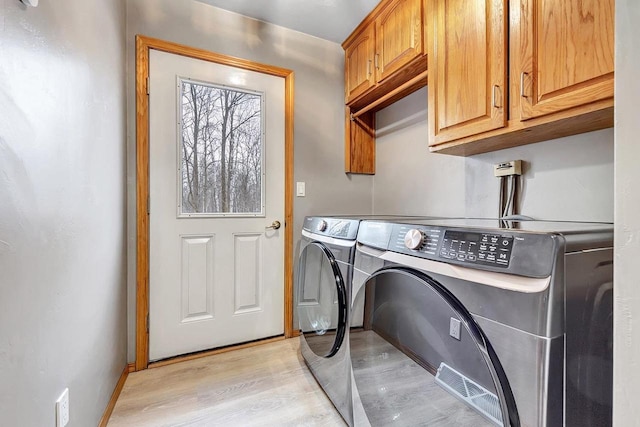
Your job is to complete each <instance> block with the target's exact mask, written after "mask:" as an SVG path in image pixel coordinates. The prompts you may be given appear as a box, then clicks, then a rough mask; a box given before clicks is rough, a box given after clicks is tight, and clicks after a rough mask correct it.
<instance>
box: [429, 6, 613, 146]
mask: <svg viewBox="0 0 640 427" xmlns="http://www.w3.org/2000/svg"><path fill="white" fill-rule="evenodd" d="M461 3H463V2H459V1H453V0H429V1H428V4H427V8H428V11H429V15H428V20H427V24H426V28H427V29H428V30H429V33H428V37H427V39H428V45H427V49H426V50H427V52H428V53H429V55H428V58H429V101H428V108H429V133H430V135H429V146H430V149H431V151H438V152H443V153H448V154H456V155H472V154H477V153H482V152H487V151H493V150H498V149H502V148H507V147H513V146H517V145H522V144H528V143H531V142H537V141H543V140H548V139H553V138H559V137H563V136H568V135H572V134H577V133H581V132H588V131H592V130H597V129H602V128H605V127H610V126H613V76H614V71H613V65H614V50H613V49H614V45H613V35H614V28H613V22H614V20H613V17H614V0H599V1H588V2H586V1H583V0H563V1H545V0H478V1H474V2H464V6H461V5H460V4H461ZM507 11H508V12H507ZM505 40H508V42H505ZM507 64H508V65H507ZM507 67H508V69H507ZM507 71H508V73H507Z"/></svg>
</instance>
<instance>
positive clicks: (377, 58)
mask: <svg viewBox="0 0 640 427" xmlns="http://www.w3.org/2000/svg"><path fill="white" fill-rule="evenodd" d="M375 59H376V70H377V69H379V68H380V54H379V53H376V57H375Z"/></svg>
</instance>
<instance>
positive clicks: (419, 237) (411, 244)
mask: <svg viewBox="0 0 640 427" xmlns="http://www.w3.org/2000/svg"><path fill="white" fill-rule="evenodd" d="M426 238H427V236H425V234H424V233H423V232H422V231H420V230H418V229H415V228H412V229H411V230H409V231H407V234H405V235H404V245H405V246H406V247H407V248H409V249H412V250H417V249H420V248H421V247H422V245H424V242H425V240H426Z"/></svg>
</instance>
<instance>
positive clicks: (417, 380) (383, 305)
mask: <svg viewBox="0 0 640 427" xmlns="http://www.w3.org/2000/svg"><path fill="white" fill-rule="evenodd" d="M353 301H354V302H353V308H352V316H353V313H363V314H362V315H359V316H360V317H362V318H361V319H356V318H355V316H354V318H352V320H351V323H352V324H354V325H357V324H361V325H363V326H362V327H361V328H352V329H351V331H350V333H349V346H350V356H351V364H352V368H353V380H354V384H353V403H354V417H355V423H356V425H368V424H370V425H372V426H391V425H398V426H400V425H402V426H417V425H442V426H445V425H446V426H473V427H477V426H483V425H487V426H491V425H494V426H495V425H499V426H519V425H520V422H519V417H518V413H517V411H516V407H515V401H514V398H513V394H512V393H511V389H510V387H509V383H508V381H507V378H506V376H505V374H504V371H503V369H502V366H501V365H500V361H499V360H498V358H497V356H496V354H495V353H494V351H493V348H492V347H491V345H490V343H489V342H488V340H487V338H486V336H485V335H484V333H483V332H482V330H481V329H480V327H479V326H478V325H477V323H476V322H475V321H474V320H473V318H472V317H471V315H470V314H469V312H468V311H467V310H466V309H465V308H464V307H463V306H462V304H461V303H460V302H459V300H457V299H456V298H455V297H454V296H453V295H452V294H451V293H450V292H449V291H448V290H447V289H446V288H445V287H444V286H442V285H441V284H439V283H437V282H436V281H434V280H433V279H431V278H430V277H429V276H427V275H425V274H423V273H421V272H418V271H415V270H411V269H407V268H404V267H389V268H383V269H381V270H378V271H377V272H376V273H374V274H373V275H372V276H371V277H370V278H369V280H368V281H367V282H366V283H365V285H364V286H363V287H362V288H360V290H358V292H357V294H356V296H355V298H354V300H353ZM360 322H361V323H360Z"/></svg>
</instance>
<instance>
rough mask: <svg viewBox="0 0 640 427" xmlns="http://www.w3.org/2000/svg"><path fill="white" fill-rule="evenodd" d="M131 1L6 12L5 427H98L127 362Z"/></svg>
mask: <svg viewBox="0 0 640 427" xmlns="http://www.w3.org/2000/svg"><path fill="white" fill-rule="evenodd" d="M124 12H125V10H124V1H122V0H120V1H114V0H94V1H90V2H76V1H71V0H59V1H55V2H53V1H41V2H40V6H39V7H38V8H36V9H33V8H26V7H25V6H23V5H22V4H21V3H20V2H19V1H17V0H2V1H0V58H2V59H1V60H0V424H1V425H3V426H27V427H30V426H33V427H43V426H54V425H55V400H56V399H57V398H58V396H59V395H60V394H61V393H62V391H63V390H64V388H65V387H69V393H70V410H71V412H70V417H71V420H70V424H69V425H70V426H78V427H84V426H92V425H94V426H95V425H96V424H97V423H98V421H99V420H100V417H101V416H102V414H103V412H104V410H105V407H106V405H107V402H108V401H109V398H110V396H111V393H113V390H114V387H115V385H116V382H117V380H118V378H119V376H120V374H121V373H122V370H123V368H124V367H125V364H126V310H125V308H126V284H125V278H126V274H125V267H126V239H125V232H126V229H125V228H126V227H125V189H126V186H125V176H126V175H125V172H126V171H125V112H124V105H125V93H124V79H125V77H124V71H125V54H124V31H125V27H124V24H125V23H124V20H125V18H124Z"/></svg>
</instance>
